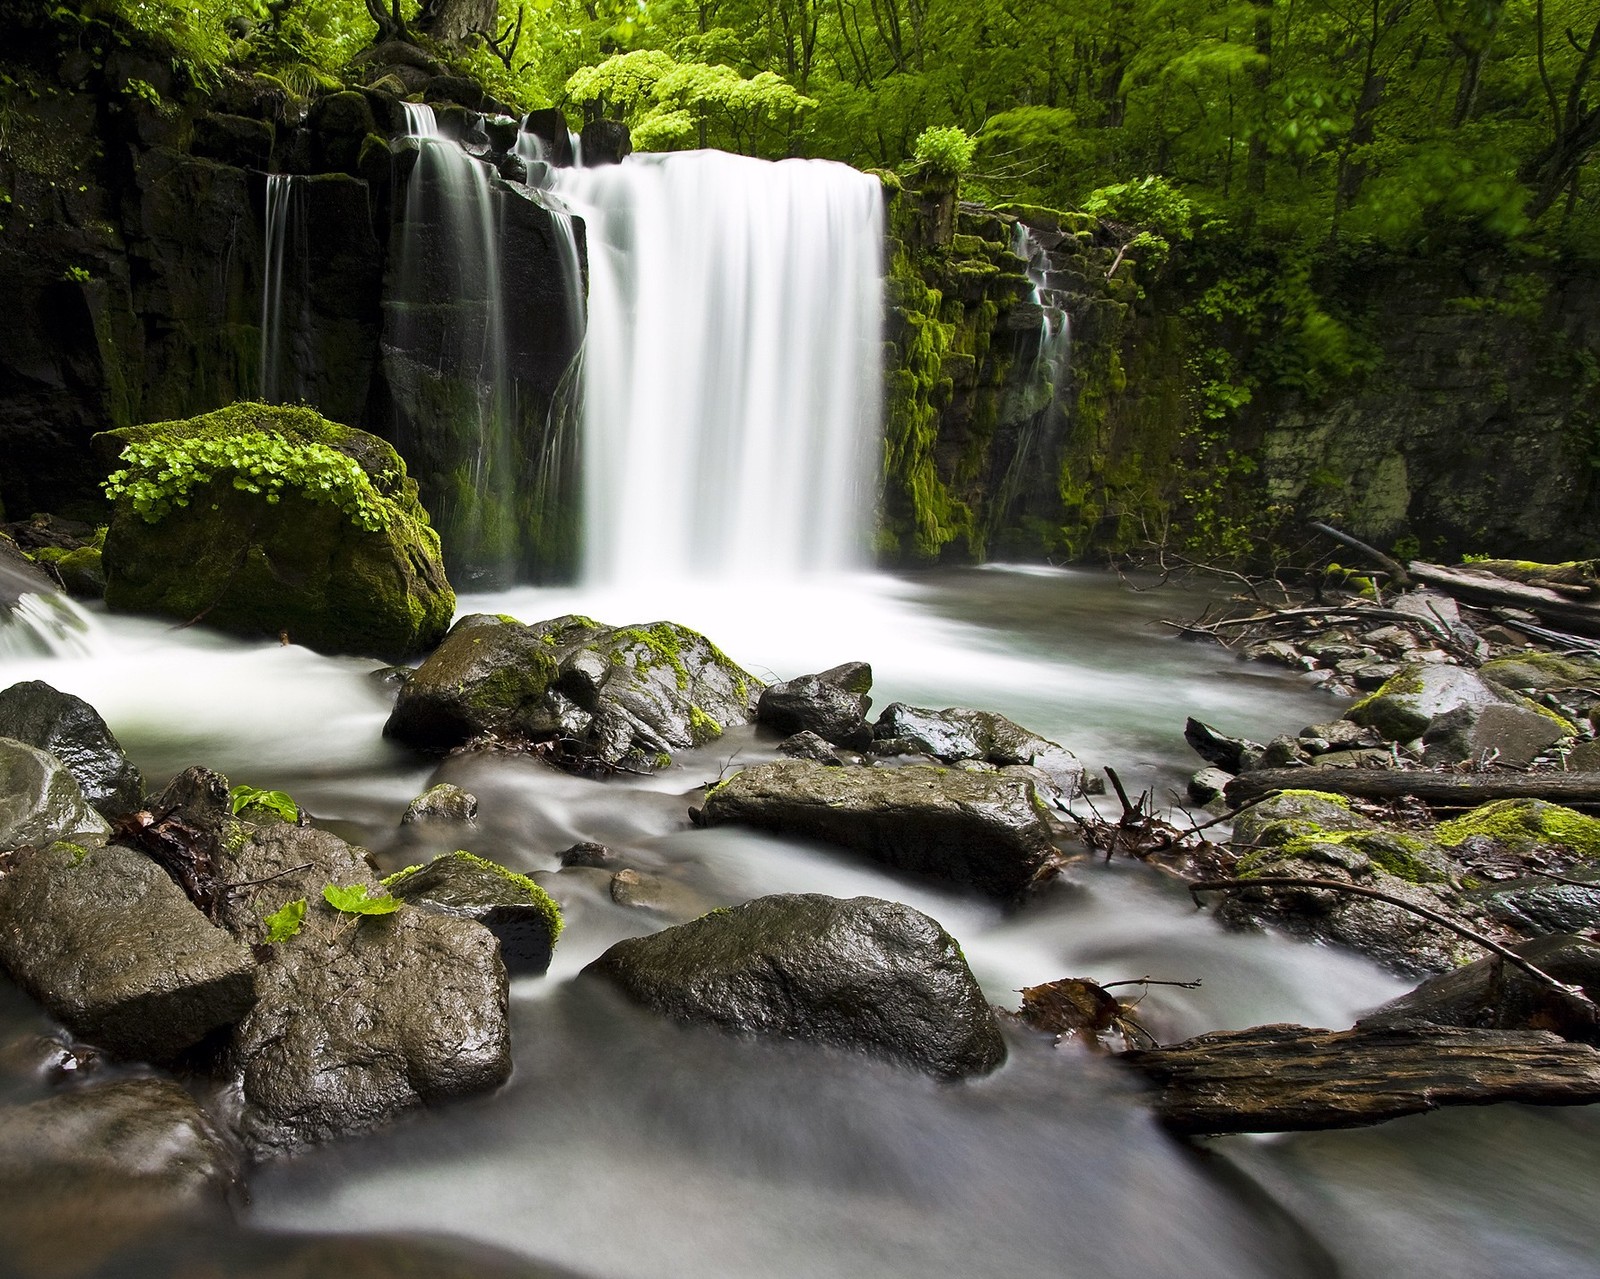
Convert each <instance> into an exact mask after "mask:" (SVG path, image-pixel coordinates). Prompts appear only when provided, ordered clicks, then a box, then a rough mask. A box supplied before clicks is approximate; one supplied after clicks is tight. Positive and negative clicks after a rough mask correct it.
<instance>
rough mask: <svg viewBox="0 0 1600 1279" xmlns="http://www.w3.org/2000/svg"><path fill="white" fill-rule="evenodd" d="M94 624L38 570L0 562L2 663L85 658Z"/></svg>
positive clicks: (0, 649)
mask: <svg viewBox="0 0 1600 1279" xmlns="http://www.w3.org/2000/svg"><path fill="white" fill-rule="evenodd" d="M93 633H94V623H93V622H92V621H91V620H90V618H89V615H88V614H87V613H85V612H84V611H83V610H82V609H81V608H79V607H78V606H77V605H76V604H75V603H73V602H72V601H71V600H70V599H68V598H67V597H66V596H65V595H62V594H61V593H60V592H58V591H54V590H51V589H49V579H48V578H45V577H43V576H42V575H41V574H40V573H39V571H38V570H37V569H33V568H27V567H24V566H22V565H20V564H13V563H11V562H10V561H9V560H6V559H3V558H0V661H6V660H12V659H20V658H27V657H82V656H86V655H87V654H88V653H89V651H90V648H91V640H92V637H93Z"/></svg>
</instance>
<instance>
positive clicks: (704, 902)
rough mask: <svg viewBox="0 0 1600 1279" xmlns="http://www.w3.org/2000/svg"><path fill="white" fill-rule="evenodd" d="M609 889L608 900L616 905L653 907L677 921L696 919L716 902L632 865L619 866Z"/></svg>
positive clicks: (684, 885) (685, 886) (633, 907)
mask: <svg viewBox="0 0 1600 1279" xmlns="http://www.w3.org/2000/svg"><path fill="white" fill-rule="evenodd" d="M608 890H609V892H610V893H611V900H612V901H614V902H616V904H617V905H618V906H627V907H630V908H632V909H635V910H649V911H654V912H655V913H656V914H658V915H662V916H665V917H666V918H667V919H671V920H675V921H677V922H680V923H681V922H683V921H685V920H690V919H697V918H698V917H699V916H701V915H704V914H705V913H706V912H707V911H708V910H711V909H712V908H713V907H715V906H716V905H717V902H716V901H715V899H713V898H710V897H707V896H706V895H705V894H704V893H700V892H696V891H695V890H694V889H693V888H690V887H689V886H688V885H687V884H681V883H679V882H678V881H677V880H673V879H668V878H667V877H666V876H664V875H652V874H648V873H641V872H640V871H637V870H632V869H624V870H619V871H618V872H617V873H616V874H615V875H613V876H612V877H611V883H610V884H609V885H608Z"/></svg>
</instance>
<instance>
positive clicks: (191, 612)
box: [95, 404, 455, 659]
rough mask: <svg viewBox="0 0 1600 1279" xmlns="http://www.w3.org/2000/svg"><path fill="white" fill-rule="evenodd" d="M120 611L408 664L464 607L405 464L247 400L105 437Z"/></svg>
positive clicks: (111, 559) (110, 542) (314, 417)
mask: <svg viewBox="0 0 1600 1279" xmlns="http://www.w3.org/2000/svg"><path fill="white" fill-rule="evenodd" d="M95 442H96V447H97V449H99V451H100V454H101V456H102V458H103V460H104V461H105V462H106V464H107V465H108V466H110V465H117V466H119V467H120V469H118V470H116V471H115V472H113V474H112V475H111V477H110V480H109V485H110V488H109V491H110V493H111V495H112V496H113V498H114V499H115V503H116V505H115V513H114V515H113V516H112V520H111V526H110V529H109V531H108V532H107V533H106V541H105V549H104V553H103V563H104V566H105V573H106V604H107V606H108V607H109V608H111V609H112V610H113V611H119V612H128V613H152V614H155V615H157V616H160V617H170V618H173V619H175V620H177V621H180V622H185V623H188V622H205V623H206V624H207V625H209V626H215V627H218V628H220V629H222V630H226V631H232V632H234V633H236V634H240V635H246V636H253V637H271V638H276V637H278V636H280V635H284V636H287V637H288V640H289V641H291V642H293V643H296V644H304V645H306V646H307V647H310V648H314V649H317V650H318V651H320V652H325V653H360V654H364V655H368V656H374V657H385V658H390V659H400V658H404V657H409V656H412V655H414V654H417V653H420V652H425V651H427V649H429V648H430V647H432V646H433V645H434V644H435V643H437V642H438V640H439V638H440V637H441V636H442V635H443V634H444V633H445V630H446V628H447V627H448V626H449V625H450V618H451V615H452V614H453V613H454V612H455V594H454V592H453V591H452V590H451V589H450V584H449V582H448V581H446V579H445V574H444V565H443V561H442V560H441V558H440V550H439V537H438V534H436V533H435V532H434V531H433V529H432V527H431V526H430V525H429V523H428V516H427V512H425V511H424V510H423V509H422V507H421V506H420V505H419V504H418V502H417V487H416V484H415V482H414V481H412V480H411V479H410V478H409V477H408V476H407V474H406V467H405V463H404V462H403V461H401V459H400V455H399V454H398V453H396V452H395V451H394V449H393V448H392V447H391V446H390V445H389V444H388V443H386V442H385V441H383V440H380V439H379V438H378V437H377V436H375V435H368V434H367V433H366V432H365V431H357V430H352V429H351V428H349V427H345V426H339V425H337V424H336V423H333V422H330V421H328V420H327V419H326V418H323V417H321V416H319V415H318V414H317V413H315V412H313V411H312V410H311V409H307V408H291V407H283V406H273V405H265V404H235V405H233V406H231V407H230V408H226V409H219V410H218V411H216V412H214V413H207V414H204V415H203V416H201V417H196V418H190V419H188V420H186V421H180V422H159V423H156V424H154V425H150V426H137V427H126V428H124V429H122V430H118V431H110V432H107V433H105V434H103V435H99V436H96V437H95Z"/></svg>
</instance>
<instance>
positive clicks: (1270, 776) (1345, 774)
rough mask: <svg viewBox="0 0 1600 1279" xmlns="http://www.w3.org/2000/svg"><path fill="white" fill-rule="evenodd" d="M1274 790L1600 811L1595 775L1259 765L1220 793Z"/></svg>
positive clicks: (1238, 796)
mask: <svg viewBox="0 0 1600 1279" xmlns="http://www.w3.org/2000/svg"><path fill="white" fill-rule="evenodd" d="M1275 790H1317V791H1327V792H1329V793H1330V794H1334V795H1352V796H1354V797H1356V798H1357V799H1403V798H1405V797H1407V796H1412V797H1415V798H1417V799H1420V800H1422V801H1423V803H1425V804H1428V805H1430V806H1431V807H1434V808H1476V807H1477V806H1478V805H1479V804H1487V803H1490V802H1491V801H1493V800H1497V799H1543V800H1548V801H1550V802H1551V803H1553V804H1564V805H1566V807H1568V808H1584V809H1600V773H1595V772H1588V773H1450V772H1443V771H1440V770H1437V769H1422V768H1419V769H1414V770H1407V769H1399V768H1263V769H1259V770H1257V771H1256V772H1254V773H1241V774H1239V776H1237V777H1235V778H1234V779H1233V780H1232V781H1231V782H1229V783H1228V785H1227V788H1226V790H1225V792H1224V793H1225V794H1226V796H1227V799H1228V803H1229V805H1230V806H1232V807H1238V806H1239V805H1240V804H1243V803H1246V802H1248V801H1250V800H1252V799H1259V798H1260V797H1261V796H1262V795H1265V794H1267V793H1268V792H1270V791H1275Z"/></svg>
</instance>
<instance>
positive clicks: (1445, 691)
mask: <svg viewBox="0 0 1600 1279" xmlns="http://www.w3.org/2000/svg"><path fill="white" fill-rule="evenodd" d="M1345 718H1347V719H1349V720H1352V721H1353V722H1355V723H1357V724H1363V725H1366V726H1367V727H1369V728H1373V729H1376V730H1377V731H1378V732H1379V733H1381V734H1382V735H1383V736H1384V737H1385V738H1386V739H1388V740H1389V741H1392V742H1409V741H1412V740H1414V739H1416V738H1421V739H1422V741H1423V743H1424V745H1425V747H1426V749H1427V757H1428V759H1429V761H1430V762H1433V763H1439V764H1449V763H1456V762H1459V761H1461V760H1467V759H1474V760H1476V759H1481V758H1484V757H1486V756H1489V755H1491V754H1492V755H1493V756H1494V757H1496V758H1498V759H1500V760H1501V761H1502V762H1504V763H1508V764H1512V765H1516V766H1524V765H1527V764H1528V763H1530V762H1532V760H1533V759H1534V758H1535V757H1536V756H1537V755H1538V754H1539V752H1540V751H1542V750H1544V749H1545V748H1546V747H1548V746H1550V745H1552V744H1554V743H1555V742H1557V741H1559V740H1560V739H1561V738H1563V737H1565V736H1568V735H1569V734H1571V733H1573V732H1575V731H1576V730H1575V728H1574V727H1573V725H1572V724H1570V723H1568V722H1567V721H1566V720H1565V719H1563V718H1562V717H1561V716H1559V715H1557V714H1556V713H1555V712H1554V711H1550V710H1547V709H1545V708H1544V707H1542V706H1538V705H1536V704H1535V703H1533V702H1530V701H1529V700H1528V699H1526V698H1524V697H1519V696H1517V695H1516V694H1514V693H1511V692H1508V691H1507V690H1506V689H1504V688H1501V687H1500V686H1499V685H1497V684H1495V683H1492V682H1491V681H1489V680H1487V679H1484V678H1482V677H1481V676H1479V675H1478V674H1476V673H1474V672H1473V671H1469V670H1466V669H1464V668H1462V667H1459V666H1450V665H1446V664H1443V663H1428V662H1414V663H1412V664H1411V665H1409V666H1407V667H1406V668H1405V669H1404V670H1402V671H1401V672H1400V673H1399V674H1398V675H1396V676H1394V677H1393V678H1392V679H1390V680H1389V681H1388V682H1386V683H1385V684H1384V685H1383V687H1381V688H1380V689H1378V691H1377V692H1376V693H1373V694H1372V695H1371V696H1370V697H1365V698H1363V699H1362V700H1361V701H1359V702H1357V703H1356V704H1355V705H1354V706H1352V707H1351V708H1350V709H1349V710H1348V711H1347V712H1345Z"/></svg>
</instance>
